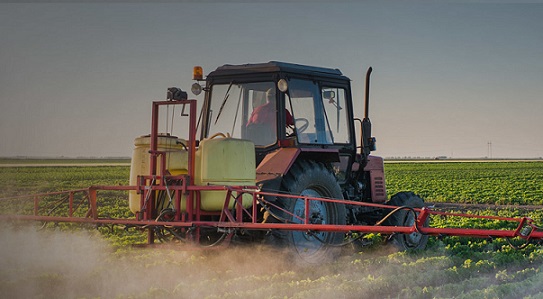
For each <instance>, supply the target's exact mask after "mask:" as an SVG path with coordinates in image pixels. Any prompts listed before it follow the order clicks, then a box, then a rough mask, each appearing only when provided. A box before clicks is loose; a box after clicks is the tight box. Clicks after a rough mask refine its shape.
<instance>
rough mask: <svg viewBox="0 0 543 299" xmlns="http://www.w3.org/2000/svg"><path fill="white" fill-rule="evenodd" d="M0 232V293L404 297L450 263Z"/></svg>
mask: <svg viewBox="0 0 543 299" xmlns="http://www.w3.org/2000/svg"><path fill="white" fill-rule="evenodd" d="M0 238H1V239H0V240H1V241H0V242H1V243H0V294H1V295H0V296H1V297H3V298H97V297H100V298H210V299H211V298H313V299H320V298H323V299H324V298H386V297H401V298H409V297H413V296H410V293H409V288H410V287H413V286H415V287H416V285H417V284H418V285H421V281H418V282H417V281H416V279H415V276H417V274H415V273H416V272H419V273H421V272H425V273H428V277H430V278H429V279H433V280H434V281H428V283H432V284H435V285H442V284H445V283H447V281H446V280H447V279H448V278H447V277H446V276H444V275H443V274H441V273H445V272H446V271H444V270H445V269H447V268H449V267H451V266H452V262H451V261H450V260H449V259H448V258H447V257H441V256H437V257H436V256H434V257H427V258H424V257H423V258H421V256H418V257H416V258H414V257H409V256H408V255H404V254H401V253H400V254H394V253H392V254H391V252H387V251H386V250H382V249H379V250H374V251H373V252H371V251H370V252H369V253H368V252H365V253H361V254H360V253H352V254H348V255H343V256H342V257H341V258H339V259H338V260H336V261H332V262H330V263H327V264H323V265H316V266H300V265H297V264H295V263H292V262H291V261H290V260H289V259H288V258H287V257H286V255H285V254H284V253H281V252H277V251H276V250H271V249H269V248H266V247H260V246H253V247H240V246H236V247H230V248H218V249H214V250H209V251H201V250H181V249H180V248H179V247H180V246H181V245H179V246H176V247H167V248H149V247H147V248H134V247H127V248H121V249H119V248H114V247H112V246H110V245H109V244H108V242H107V241H105V239H103V238H102V237H101V236H100V234H99V233H98V232H96V231H86V230H84V231H78V232H73V231H70V232H66V231H58V230H51V229H48V230H40V229H38V228H36V227H32V226H26V225H25V226H20V225H18V226H10V225H3V226H2V228H0ZM406 265H407V266H406ZM425 279H426V278H425ZM419 280H421V279H420V278H419ZM414 283H415V284H414ZM406 288H408V290H407V291H408V292H407V293H405V292H406ZM442 295H443V294H442ZM415 297H417V296H415Z"/></svg>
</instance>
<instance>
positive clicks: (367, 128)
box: [362, 66, 375, 160]
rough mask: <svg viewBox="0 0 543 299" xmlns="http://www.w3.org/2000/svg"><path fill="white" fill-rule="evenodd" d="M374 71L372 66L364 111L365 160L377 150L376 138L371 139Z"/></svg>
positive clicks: (367, 76) (368, 75)
mask: <svg viewBox="0 0 543 299" xmlns="http://www.w3.org/2000/svg"><path fill="white" fill-rule="evenodd" d="M372 70H373V69H372V68H371V66H370V67H369V68H368V71H367V72H366V97H365V99H364V101H365V109H364V119H363V120H362V145H363V148H362V156H363V159H364V160H367V157H368V156H369V154H370V152H371V151H374V150H375V138H374V137H371V121H370V118H369V109H370V75H371V71H372Z"/></svg>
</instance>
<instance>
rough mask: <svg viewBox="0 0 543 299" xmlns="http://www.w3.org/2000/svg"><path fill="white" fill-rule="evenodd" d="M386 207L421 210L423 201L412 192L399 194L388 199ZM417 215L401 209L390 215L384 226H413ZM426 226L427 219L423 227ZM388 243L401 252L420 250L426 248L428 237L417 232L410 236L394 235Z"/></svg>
mask: <svg viewBox="0 0 543 299" xmlns="http://www.w3.org/2000/svg"><path fill="white" fill-rule="evenodd" d="M387 205H391V206H399V207H408V208H422V207H424V200H423V199H422V198H420V197H419V196H417V195H416V194H415V193H413V192H399V193H396V194H395V195H393V196H392V197H391V198H390V201H388V203H387ZM417 215H418V213H414V212H413V211H412V210H409V209H402V210H399V211H397V212H395V213H394V214H392V215H390V217H389V218H388V219H387V220H386V221H385V223H384V225H388V226H413V225H414V224H415V221H416V217H417ZM428 224H429V220H428V219H427V220H426V222H425V223H424V226H428ZM389 241H390V242H391V243H392V244H393V245H394V246H395V247H397V248H398V249H399V250H402V251H408V250H422V249H424V248H426V244H427V243H428V236H427V235H423V234H421V233H419V232H413V233H411V234H394V235H392V236H391V238H390V240H389Z"/></svg>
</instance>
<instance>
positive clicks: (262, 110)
mask: <svg viewBox="0 0 543 299" xmlns="http://www.w3.org/2000/svg"><path fill="white" fill-rule="evenodd" d="M275 111H276V106H275V90H274V89H273V88H270V89H268V91H266V103H265V104H264V105H260V106H258V107H256V109H255V110H253V113H252V114H251V117H250V118H249V121H248V122H247V126H249V125H251V124H270V125H273V124H275V120H276V113H275ZM285 116H286V122H287V126H294V118H293V117H292V114H290V112H289V111H288V110H287V109H285Z"/></svg>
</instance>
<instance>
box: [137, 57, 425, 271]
mask: <svg viewBox="0 0 543 299" xmlns="http://www.w3.org/2000/svg"><path fill="white" fill-rule="evenodd" d="M371 72H372V69H371V68H369V69H368V71H367V74H366V93H365V94H366V97H365V116H364V118H363V119H360V118H356V117H355V112H354V109H353V99H352V96H351V85H350V82H351V81H350V79H349V78H347V77H346V76H344V75H343V74H342V73H341V71H340V70H338V69H330V68H322V67H313V66H305V65H298V64H293V63H285V62H276V61H271V62H268V63H258V64H244V65H223V66H221V67H218V68H217V69H216V70H214V71H212V72H211V73H209V75H207V77H206V78H205V85H204V84H202V82H203V81H204V78H203V75H202V70H201V68H199V67H196V68H195V71H194V73H195V76H194V79H195V80H197V82H196V83H195V84H193V86H192V91H193V93H194V94H200V93H201V91H202V90H203V91H205V100H204V102H203V107H202V112H201V114H200V117H201V123H200V126H199V129H200V138H199V140H200V143H199V148H198V150H197V151H198V152H201V153H200V156H201V157H200V159H199V160H198V158H197V162H196V164H198V165H200V166H196V169H197V171H196V172H197V173H196V175H195V177H196V181H197V182H196V184H197V185H205V184H204V183H203V181H204V180H202V179H198V177H200V176H201V175H200V174H198V169H201V168H202V167H201V165H203V164H207V165H213V166H210V167H214V169H210V170H209V171H207V170H200V172H201V173H204V172H215V171H218V170H217V168H220V167H224V168H226V169H224V170H223V171H219V172H221V173H223V174H226V173H228V174H226V175H222V176H223V177H222V178H220V179H218V181H221V183H225V180H228V178H229V179H230V180H232V181H233V182H238V184H239V182H240V180H241V181H242V182H244V184H247V185H251V184H252V183H251V182H254V184H255V185H256V186H258V189H259V190H260V191H261V192H262V194H260V196H261V197H262V199H263V200H262V201H259V203H260V207H259V209H258V212H257V213H258V216H257V218H258V222H261V223H270V224H271V223H292V224H296V223H301V220H300V219H301V218H304V217H303V215H304V213H305V210H306V209H309V211H308V216H309V219H310V220H309V224H330V225H340V226H345V225H369V226H374V225H376V224H378V225H386V226H404V225H406V226H411V225H413V224H414V222H415V219H416V213H410V212H409V211H408V210H400V211H396V212H395V213H392V214H391V215H388V214H390V210H389V209H384V208H382V207H379V206H371V205H370V206H367V205H364V206H360V205H349V204H343V203H338V202H333V201H316V200H314V201H311V202H310V203H309V204H307V206H306V201H305V200H303V199H301V198H300V199H296V198H289V197H283V196H280V195H281V194H285V195H302V196H310V197H316V198H326V199H335V200H348V201H355V202H365V203H375V204H383V203H386V204H390V205H392V206H403V207H412V208H422V207H423V201H422V199H421V198H419V197H417V196H416V195H414V194H413V193H399V194H396V195H394V196H392V198H391V200H390V201H388V202H386V201H387V194H386V187H385V178H384V164H383V159H382V158H380V157H376V156H371V155H370V153H371V151H373V150H375V138H374V137H372V136H371V122H370V119H369V117H368V106H369V81H370V74H371ZM202 85H203V86H202ZM168 99H169V100H172V101H175V100H176V99H177V100H183V99H186V93H184V92H183V91H181V90H180V89H178V88H170V89H169V93H168ZM357 129H358V132H360V135H361V137H360V138H358V137H357V134H356V132H357ZM163 138H166V140H175V138H176V137H172V136H168V137H163ZM172 138H173V139H172ZM218 139H224V142H228V141H229V142H230V144H231V145H229V146H228V150H227V152H228V153H229V154H226V155H225V154H224V152H225V150H224V149H222V150H218V151H214V152H220V154H219V155H220V157H218V156H216V155H215V154H205V151H202V149H203V145H204V143H205V145H204V146H206V145H207V142H211V141H217V142H220V140H218ZM183 142H184V141H179V142H177V143H178V144H181V143H183ZM236 142H237V143H236ZM170 143H171V142H170ZM174 143H175V142H174ZM233 143H235V144H233ZM248 144H249V148H247V145H248ZM165 145H166V147H167V148H169V149H172V148H174V147H175V146H173V147H172V146H171V144H170V145H169V143H168V142H166V143H165ZM178 147H179V145H178ZM178 149H181V148H178ZM253 149H254V150H253ZM145 150H148V148H145ZM173 155H174V154H172V157H168V161H171V162H169V163H172V164H173V163H176V162H174V161H172V160H176V159H177V160H178V161H180V160H183V159H184V160H185V161H187V158H186V157H184V158H183V157H174V156H173ZM196 155H197V156H198V154H196ZM240 155H241V156H240ZM139 156H140V155H138V157H139ZM234 156H235V157H234ZM138 160H141V159H138ZM211 160H213V161H214V162H211ZM143 161H147V157H145V159H143ZM198 161H199V162H198ZM229 161H230V162H229ZM232 161H234V162H232ZM247 161H250V162H247ZM185 163H186V162H185ZM224 164H228V165H229V166H224ZM221 165H222V166H221ZM248 165H249V166H248ZM252 165H254V166H252ZM215 167H216V168H215ZM252 167H254V168H252ZM166 168H170V169H180V168H186V167H182V166H181V167H179V166H178V167H175V166H166ZM204 168H206V167H205V166H204ZM247 168H252V169H247ZM146 172H148V169H147V168H146V167H144V170H143V171H142V169H140V168H138V170H137V171H134V159H133V175H132V182H133V183H136V181H137V179H136V175H141V174H146ZM181 172H182V173H183V171H181ZM252 177H254V181H252ZM215 183H217V181H215ZM171 184H175V183H173V182H172V183H170V185H171ZM232 184H233V183H232ZM232 184H230V185H232ZM208 185H210V184H208ZM156 196H158V198H159V199H157V203H156V205H155V206H156V207H157V208H156V210H157V211H156V212H155V213H154V214H153V217H157V216H158V215H161V213H164V211H170V213H171V212H172V211H173V210H175V208H174V207H173V206H172V205H171V204H167V203H168V202H169V203H171V200H170V198H171V197H168V196H166V195H165V192H162V193H161V194H159V195H156ZM219 197H220V198H221V200H217V203H218V204H217V207H216V210H220V209H221V208H222V205H223V202H224V200H223V199H222V198H223V197H224V195H222V196H219ZM245 197H247V195H245ZM134 198H135V199H134V200H133V201H134V202H136V204H135V205H138V204H139V198H138V197H136V196H134ZM245 199H247V200H245ZM203 200H205V201H207V202H209V201H210V200H209V199H205V198H204V199H203ZM243 201H244V202H249V203H248V204H245V206H250V196H249V198H244V199H243ZM264 202H265V203H264ZM139 207H140V206H138V207H137V208H136V210H139ZM207 210H210V209H209V208H208V209H207ZM136 212H137V211H136ZM295 215H297V216H298V218H297V217H295ZM387 215H388V217H385V216H387ZM209 220H213V216H212V215H210V216H209ZM215 232H216V230H215ZM242 232H243V234H241V233H240V232H238V233H236V234H235V237H236V238H237V239H238V240H247V239H250V240H252V241H254V240H255V239H256V240H262V241H264V242H266V243H269V244H273V245H275V246H280V247H288V248H290V249H292V250H291V252H295V253H297V254H299V255H300V256H302V258H303V259H304V260H307V261H318V260H321V259H323V258H327V257H331V256H334V255H335V252H337V247H338V246H337V245H339V244H342V243H343V242H344V240H345V232H334V231H320V232H319V231H296V230H281V229H276V230H269V229H268V230H255V231H252V230H249V231H245V230H244V231H242ZM208 233H211V234H212V233H213V231H209V230H208ZM159 234H160V233H159ZM204 237H205V238H211V237H210V236H209V235H204ZM211 239H218V237H215V238H211ZM427 239H428V237H427V236H425V235H422V234H420V233H418V232H413V233H410V234H394V235H393V236H392V238H391V241H392V242H393V243H394V244H395V245H396V246H398V247H399V248H400V249H422V248H424V247H425V244H426V242H427Z"/></svg>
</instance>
